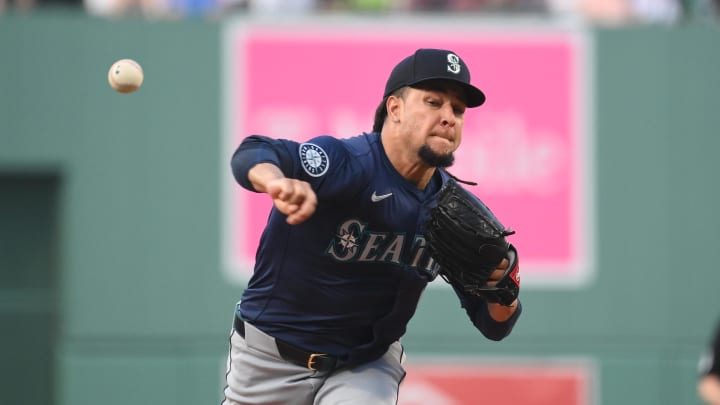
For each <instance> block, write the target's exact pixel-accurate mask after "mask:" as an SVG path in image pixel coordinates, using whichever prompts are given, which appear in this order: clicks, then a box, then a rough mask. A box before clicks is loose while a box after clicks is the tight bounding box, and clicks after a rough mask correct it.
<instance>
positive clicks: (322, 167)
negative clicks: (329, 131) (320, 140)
mask: <svg viewBox="0 0 720 405" xmlns="http://www.w3.org/2000/svg"><path fill="white" fill-rule="evenodd" d="M299 152H300V162H301V163H302V167H303V169H304V170H305V172H306V173H307V174H309V175H311V176H313V177H320V176H322V175H323V174H325V172H327V170H328V166H330V160H329V159H328V155H327V153H325V151H324V150H323V148H321V147H319V146H317V145H315V144H313V143H303V144H300V149H299Z"/></svg>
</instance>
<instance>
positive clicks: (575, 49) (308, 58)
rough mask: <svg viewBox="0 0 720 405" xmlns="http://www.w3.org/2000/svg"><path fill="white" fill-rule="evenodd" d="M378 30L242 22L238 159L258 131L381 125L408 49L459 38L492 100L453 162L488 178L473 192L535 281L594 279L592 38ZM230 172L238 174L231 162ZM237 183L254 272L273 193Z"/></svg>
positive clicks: (233, 260)
mask: <svg viewBox="0 0 720 405" xmlns="http://www.w3.org/2000/svg"><path fill="white" fill-rule="evenodd" d="M378 29H380V28H379V27H374V28H373V27H370V28H368V27H365V26H358V27H355V26H353V25H352V24H350V25H348V26H344V27H341V26H338V25H337V24H334V25H327V26H323V25H322V24H311V25H301V26H293V25H286V26H282V25H277V26H267V25H266V26H262V25H252V24H245V25H241V26H238V27H236V28H229V29H228V31H227V32H226V49H225V52H226V55H225V57H226V64H225V68H226V72H225V80H226V82H225V86H227V90H226V91H227V94H226V128H227V130H226V131H227V138H226V141H227V153H226V154H225V156H226V157H227V158H228V162H229V158H230V156H231V154H232V152H233V151H234V149H235V148H236V147H237V145H238V144H239V143H240V141H241V140H242V138H243V137H245V136H247V135H251V134H263V135H268V136H271V137H278V138H288V139H294V140H298V141H302V140H305V139H308V138H311V137H314V136H317V135H322V134H329V135H333V136H336V137H339V138H343V137H350V136H354V135H357V134H359V133H361V132H364V131H370V130H371V127H372V120H373V113H374V111H375V107H376V106H377V104H378V103H379V102H380V101H381V98H382V92H383V88H384V85H385V80H386V79H387V76H388V74H389V72H390V71H391V70H392V68H393V66H394V65H395V64H396V63H397V62H398V61H400V60H401V59H402V58H404V57H405V56H408V55H410V54H412V53H413V52H414V51H415V50H416V49H417V48H421V47H429V48H433V47H435V48H443V49H450V50H453V51H455V52H456V53H457V54H458V55H460V57H462V58H463V59H464V60H465V62H466V63H467V64H468V66H469V68H470V70H471V76H472V82H473V84H475V85H476V86H477V87H479V88H481V89H482V90H483V91H484V92H485V94H486V95H487V102H486V103H485V104H484V105H483V106H481V107H480V108H477V109H468V111H467V112H466V114H465V130H464V136H463V144H462V146H461V147H460V149H459V151H458V152H457V154H456V164H455V165H454V166H453V167H452V168H451V172H452V173H454V174H455V175H456V176H458V177H460V178H462V179H465V180H471V181H475V182H477V183H478V186H472V187H470V190H472V191H473V192H474V193H475V194H477V195H478V196H479V197H480V198H481V199H482V200H483V201H485V202H486V203H487V204H488V205H489V206H490V207H491V208H492V209H493V211H494V212H495V214H496V215H497V216H498V217H499V218H500V219H501V220H502V222H503V223H504V224H505V225H506V226H508V227H510V228H513V229H514V230H516V231H517V233H516V235H513V236H511V237H510V239H511V241H512V243H513V244H515V246H517V248H518V251H519V252H520V257H521V272H522V278H523V285H524V286H533V285H536V286H543V285H548V286H558V285H568V286H578V285H581V284H583V283H585V282H586V281H587V280H588V279H589V277H588V276H589V275H590V274H591V271H592V268H593V266H592V254H591V253H592V249H591V248H590V247H591V246H592V243H591V242H592V235H593V229H592V217H593V216H592V210H591V209H590V202H591V201H592V198H591V196H590V191H591V190H592V182H593V180H592V177H591V175H590V174H591V173H589V168H590V167H591V165H590V164H589V156H590V154H589V153H587V150H586V146H587V143H588V138H589V134H588V133H587V130H586V124H585V122H586V120H587V118H586V114H585V105H586V99H587V98H588V95H587V94H586V82H585V81H586V78H585V77H584V75H585V68H584V66H585V65H584V57H585V48H586V42H585V40H584V37H583V36H582V35H580V34H579V33H578V32H574V31H569V30H560V29H556V30H549V29H537V30H531V29H527V28H525V29H522V30H517V31H512V30H507V29H506V30H498V31H493V30H479V29H470V28H466V29H462V28H458V27H454V26H452V25H450V26H449V27H448V28H446V29H439V28H435V29H432V30H428V29H424V28H422V27H413V26H412V25H411V26H408V27H404V28H403V29H402V30H401V31H398V32H396V33H393V34H392V35H379V34H368V33H370V32H378ZM382 29H383V30H387V29H385V28H382ZM396 29H397V28H396ZM461 29H462V31H459V30H461ZM224 163H227V162H224ZM223 170H225V171H226V172H227V173H225V172H224V173H223V174H224V176H228V175H229V165H228V164H225V165H224V166H223ZM224 183H225V184H224V187H227V192H226V195H225V205H226V207H225V214H226V218H225V221H224V223H225V224H226V226H227V229H226V232H225V260H226V268H227V270H228V274H229V275H230V276H231V278H233V279H246V277H247V276H248V275H249V274H251V272H252V266H253V262H254V255H255V248H256V246H257V243H258V240H259V237H260V234H261V232H262V229H263V226H264V224H265V221H266V219H267V215H268V212H269V209H270V207H271V205H270V202H269V199H268V198H266V196H264V195H255V194H253V193H249V192H247V191H245V190H242V189H241V188H240V187H239V186H238V185H237V184H236V183H235V182H234V180H233V179H232V178H229V179H227V180H224ZM433 284H439V283H433Z"/></svg>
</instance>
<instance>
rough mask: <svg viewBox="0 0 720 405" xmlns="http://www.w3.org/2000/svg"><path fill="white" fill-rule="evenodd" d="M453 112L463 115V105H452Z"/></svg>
mask: <svg viewBox="0 0 720 405" xmlns="http://www.w3.org/2000/svg"><path fill="white" fill-rule="evenodd" d="M453 112H454V113H455V115H464V114H465V107H461V106H453Z"/></svg>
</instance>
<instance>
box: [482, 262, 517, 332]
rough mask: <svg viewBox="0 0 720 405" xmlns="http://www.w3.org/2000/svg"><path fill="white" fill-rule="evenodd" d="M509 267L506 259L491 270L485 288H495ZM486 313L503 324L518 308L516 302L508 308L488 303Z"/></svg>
mask: <svg viewBox="0 0 720 405" xmlns="http://www.w3.org/2000/svg"><path fill="white" fill-rule="evenodd" d="M509 265H510V261H509V260H508V259H503V260H502V261H501V262H500V264H499V265H498V267H497V268H496V269H495V270H493V272H492V273H491V274H490V278H489V279H488V282H487V286H488V287H495V285H496V284H497V282H498V280H500V279H501V278H502V276H503V275H504V274H505V272H506V271H507V269H508V266H509ZM487 305H488V312H489V313H490V316H491V317H492V318H493V319H494V320H496V321H497V322H504V321H507V320H508V319H510V317H511V316H512V315H513V314H514V313H515V311H516V310H517V306H518V300H517V299H516V300H515V301H513V302H512V304H510V305H509V306H505V305H501V304H497V303H488V304H487Z"/></svg>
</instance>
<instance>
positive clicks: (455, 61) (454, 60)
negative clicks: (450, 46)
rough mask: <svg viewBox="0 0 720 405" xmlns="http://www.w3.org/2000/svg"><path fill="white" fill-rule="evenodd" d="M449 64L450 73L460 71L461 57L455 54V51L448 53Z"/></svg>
mask: <svg viewBox="0 0 720 405" xmlns="http://www.w3.org/2000/svg"><path fill="white" fill-rule="evenodd" d="M447 60H448V65H447V70H448V72H450V73H455V74H458V73H460V57H459V56H457V55H455V54H454V53H449V54H448V55H447Z"/></svg>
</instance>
